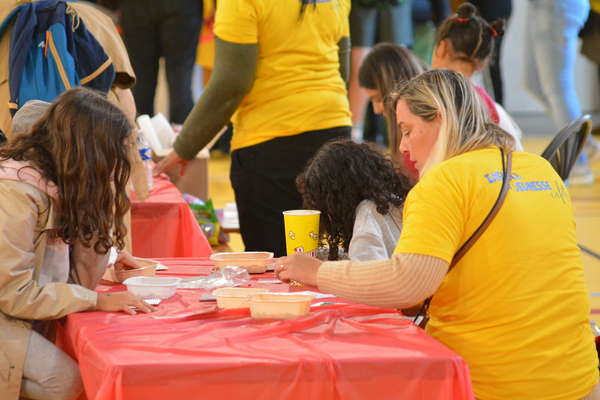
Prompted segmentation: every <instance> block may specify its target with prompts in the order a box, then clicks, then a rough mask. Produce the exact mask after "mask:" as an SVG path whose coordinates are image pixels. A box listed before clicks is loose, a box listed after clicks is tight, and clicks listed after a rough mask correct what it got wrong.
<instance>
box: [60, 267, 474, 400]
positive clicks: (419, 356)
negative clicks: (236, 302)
mask: <svg viewBox="0 0 600 400" xmlns="http://www.w3.org/2000/svg"><path fill="white" fill-rule="evenodd" d="M162 263H163V264H164V265H166V266H168V267H169V271H166V273H161V275H167V276H181V277H189V276H195V275H198V274H203V275H204V274H208V273H210V272H212V265H211V263H210V262H209V261H207V260H206V259H184V260H181V259H180V260H177V259H165V260H162ZM272 276H273V275H272V273H266V274H262V275H259V276H254V277H253V279H252V281H251V282H250V283H249V284H248V285H249V286H264V285H263V284H262V283H260V282H259V281H258V279H259V278H265V277H272ZM103 283H104V282H103ZM267 286H268V287H269V288H270V289H271V291H288V290H289V289H290V288H289V286H288V285H284V284H267ZM124 289H125V287H124V286H123V285H116V284H115V285H109V284H106V285H101V286H99V287H98V289H97V290H98V291H100V292H102V291H117V290H124ZM291 289H293V290H295V289H296V288H291ZM302 289H304V290H306V288H302ZM309 289H310V288H309ZM313 289H314V288H313ZM202 293H206V291H202V290H196V289H179V290H178V291H177V294H176V295H175V296H173V297H172V298H171V299H168V300H163V301H162V303H161V304H160V305H158V306H157V307H158V309H159V311H157V312H155V313H152V314H150V315H148V314H138V315H135V316H130V315H126V314H125V313H102V312H90V313H76V314H71V315H69V316H68V317H67V318H66V323H65V325H64V327H60V329H59V334H58V342H57V343H58V344H59V346H60V347H61V348H63V349H64V350H65V351H66V352H67V353H69V354H71V355H72V356H73V357H75V358H77V359H78V361H79V365H80V369H81V374H82V378H83V382H84V385H85V390H86V393H87V396H88V398H89V399H97V400H104V399H106V400H108V399H111V400H113V399H114V400H121V399H145V400H146V399H148V400H151V399H157V400H164V399H181V400H183V399H216V400H217V399H218V400H223V399H232V398H235V399H269V400H270V399H302V400H306V399H469V400H472V399H473V391H472V387H471V382H470V375H469V370H468V367H467V364H466V362H465V361H464V360H463V359H462V358H461V357H460V356H458V355H457V354H456V353H454V352H452V351H450V350H449V349H447V348H446V347H444V346H443V345H442V344H440V343H439V342H438V341H436V340H435V339H433V338H431V337H430V336H429V335H427V334H426V333H425V331H423V330H422V329H420V328H418V327H417V326H416V325H414V324H413V323H412V322H410V321H408V320H406V319H404V318H403V317H402V316H401V315H400V314H399V313H398V312H397V311H395V310H389V309H381V308H374V307H367V306H359V305H353V304H338V305H329V306H318V307H313V308H312V309H311V313H310V314H309V315H307V316H305V317H301V318H296V319H292V320H255V319H252V318H251V317H250V315H249V311H248V309H238V310H222V311H219V310H218V309H217V308H216V305H215V302H214V301H212V302H200V301H199V299H200V296H201V294H202ZM318 301H319V300H315V301H314V303H316V302H318ZM326 301H336V300H330V299H327V300H326ZM337 301H340V302H341V300H337Z"/></svg>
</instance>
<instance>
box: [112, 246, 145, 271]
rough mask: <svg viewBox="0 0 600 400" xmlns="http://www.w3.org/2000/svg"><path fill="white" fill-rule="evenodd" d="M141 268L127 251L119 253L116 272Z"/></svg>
mask: <svg viewBox="0 0 600 400" xmlns="http://www.w3.org/2000/svg"><path fill="white" fill-rule="evenodd" d="M136 268H140V264H139V263H138V262H137V260H136V259H135V258H134V257H133V256H132V255H131V254H129V253H128V252H126V251H125V250H121V251H117V260H116V261H115V270H117V271H122V270H124V269H136Z"/></svg>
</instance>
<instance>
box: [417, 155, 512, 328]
mask: <svg viewBox="0 0 600 400" xmlns="http://www.w3.org/2000/svg"><path fill="white" fill-rule="evenodd" d="M500 155H501V156H502V188H501V189H500V194H499V195H498V198H497V199H496V202H495V203H494V206H493V207H492V209H491V210H490V212H489V214H488V215H487V217H485V219H484V220H483V222H482V223H481V225H480V226H479V228H477V229H476V230H475V232H474V233H473V234H472V235H471V237H470V238H469V239H467V241H466V242H465V243H464V244H463V245H462V246H461V248H460V249H458V251H457V252H456V254H455V255H454V258H452V263H451V264H450V267H449V268H448V272H446V274H448V273H449V272H450V271H451V270H452V268H454V266H455V265H456V264H457V263H458V262H459V261H460V260H461V259H462V258H463V256H464V255H465V254H466V253H467V251H469V249H470V248H471V247H473V245H474V244H475V242H477V239H479V238H480V237H481V235H483V232H485V230H486V229H487V228H488V226H490V224H491V223H492V221H493V220H494V217H495V216H496V214H498V211H500V207H502V203H504V199H506V194H507V193H508V189H509V188H510V175H511V173H512V153H508V154H507V155H506V164H505V163H504V151H503V150H502V149H500ZM432 298H433V296H431V297H429V298H427V299H426V300H425V302H424V303H423V306H422V307H421V309H420V310H419V312H418V313H417V316H416V317H415V318H414V320H413V321H416V320H417V318H419V316H420V315H421V313H422V312H423V310H424V309H428V308H429V303H431V299H432Z"/></svg>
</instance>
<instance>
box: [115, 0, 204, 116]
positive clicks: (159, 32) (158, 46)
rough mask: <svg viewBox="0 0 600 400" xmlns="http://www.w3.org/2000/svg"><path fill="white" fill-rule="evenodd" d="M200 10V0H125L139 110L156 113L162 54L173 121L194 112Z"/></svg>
mask: <svg viewBox="0 0 600 400" xmlns="http://www.w3.org/2000/svg"><path fill="white" fill-rule="evenodd" d="M202 11H203V9H202V0H123V3H122V4H121V25H122V27H123V37H124V39H125V45H126V46H127V52H128V53H129V58H130V60H131V66H132V67H133V71H134V72H135V75H136V84H135V86H134V87H133V88H132V89H131V90H132V92H133V96H134V98H135V106H136V107H137V112H138V114H148V115H150V116H151V117H152V116H154V92H155V90H156V84H157V81H158V60H159V59H160V57H164V58H165V67H166V73H167V84H168V86H169V114H170V115H169V117H170V120H171V122H174V123H177V124H183V122H184V121H185V119H186V118H187V116H188V114H189V113H190V111H192V108H193V107H194V101H193V100H192V71H193V69H194V63H195V61H196V49H197V47H198V39H199V38H200V28H202Z"/></svg>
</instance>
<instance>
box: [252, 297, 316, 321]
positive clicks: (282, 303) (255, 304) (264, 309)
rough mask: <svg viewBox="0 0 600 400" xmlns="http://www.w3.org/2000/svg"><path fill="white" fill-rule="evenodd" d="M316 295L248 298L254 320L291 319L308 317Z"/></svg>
mask: <svg viewBox="0 0 600 400" xmlns="http://www.w3.org/2000/svg"><path fill="white" fill-rule="evenodd" d="M315 297H316V296H315V295H314V294H294V293H256V294H251V295H250V296H248V299H247V301H248V303H250V314H251V315H252V318H257V319H258V318H276V319H290V318H297V317H302V316H305V315H307V314H308V313H309V312H310V302H311V301H312V300H314V298H315Z"/></svg>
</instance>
